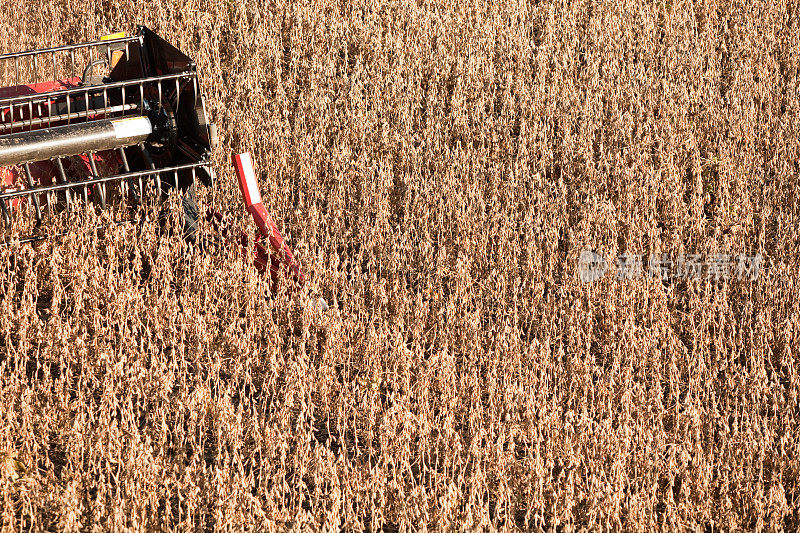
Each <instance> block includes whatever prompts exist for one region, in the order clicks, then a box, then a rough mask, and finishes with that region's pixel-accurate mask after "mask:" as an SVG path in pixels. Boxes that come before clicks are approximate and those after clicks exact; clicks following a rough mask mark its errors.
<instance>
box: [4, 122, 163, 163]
mask: <svg viewBox="0 0 800 533" xmlns="http://www.w3.org/2000/svg"><path fill="white" fill-rule="evenodd" d="M151 133H153V125H152V124H151V123H150V120H149V119H148V118H147V117H125V118H117V119H106V120H96V121H91V122H81V123H78V124H69V125H66V126H57V127H54V128H46V129H41V130H32V131H23V132H19V133H12V134H9V135H3V136H2V137H0V167H5V166H11V165H20V164H23V163H30V162H33V161H44V160H47V159H53V158H55V157H65V156H70V155H79V154H85V153H88V152H100V151H103V150H114V149H117V148H123V147H126V146H133V145H135V144H139V143H140V142H143V141H145V140H146V139H147V138H148V137H149V136H150V134H151Z"/></svg>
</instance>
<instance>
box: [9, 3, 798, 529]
mask: <svg viewBox="0 0 800 533" xmlns="http://www.w3.org/2000/svg"><path fill="white" fill-rule="evenodd" d="M2 6H3V11H4V13H5V16H3V17H2V18H0V35H2V51H12V50H18V49H25V48H31V47H38V46H43V45H51V44H59V43H63V42H77V41H81V40H89V39H93V38H95V37H97V36H98V35H102V34H104V33H109V32H111V31H112V30H118V29H125V30H128V31H131V30H132V29H133V28H134V25H135V24H137V23H142V24H146V25H148V26H150V27H152V28H153V29H154V30H156V31H157V32H159V33H161V34H163V35H164V36H166V37H168V38H169V39H170V40H171V41H172V42H174V43H176V44H177V45H178V46H179V47H180V48H182V49H184V50H186V51H187V52H188V53H189V54H190V55H192V56H193V57H194V58H195V59H196V61H197V62H198V64H199V66H200V71H201V76H202V81H203V84H204V86H205V89H206V92H207V94H208V95H209V97H210V101H211V102H210V104H211V112H212V114H213V116H214V119H215V121H216V122H217V123H218V124H219V125H220V130H221V134H222V137H223V145H222V147H221V149H220V150H219V151H218V153H217V154H216V156H215V157H216V158H217V162H218V165H217V167H218V169H220V171H221V180H220V183H219V187H218V188H217V189H215V190H213V191H205V192H203V191H201V199H200V201H201V202H202V203H204V204H213V205H219V206H222V207H223V208H225V209H227V210H229V211H231V212H233V213H237V214H238V216H242V219H243V220H244V217H243V214H242V210H241V207H240V206H239V199H238V192H237V191H236V189H235V185H234V182H233V180H232V179H231V178H232V175H231V171H230V169H229V164H228V162H227V157H228V154H230V153H232V152H233V151H242V150H250V151H251V152H252V153H253V155H254V159H255V160H256V161H257V163H258V165H259V167H260V170H261V171H262V172H261V177H260V179H261V185H262V189H263V190H264V191H265V192H267V191H268V194H265V197H266V198H267V202H266V203H267V207H268V208H269V209H270V210H271V211H272V212H273V214H274V215H275V218H276V220H278V221H279V224H280V226H281V229H282V230H283V231H284V233H286V234H288V235H289V236H290V241H289V242H290V245H291V246H292V247H293V248H294V249H295V250H296V255H297V256H298V258H299V259H300V260H301V261H302V262H303V265H304V268H305V270H306V272H307V274H308V277H309V279H310V284H309V285H310V286H309V288H308V290H309V292H310V293H316V294H320V295H322V296H324V297H325V298H326V299H327V300H328V302H329V303H331V304H332V308H333V309H335V310H338V313H339V314H338V315H337V314H336V313H335V312H329V313H326V314H324V315H320V314H319V313H317V312H316V311H314V310H313V309H311V308H310V307H308V306H305V307H303V306H302V302H301V301H298V300H297V299H292V298H290V297H288V296H286V295H285V294H280V295H278V296H277V297H274V298H272V297H266V296H264V297H262V296H261V294H264V291H265V290H266V285H265V283H264V281H263V280H261V279H259V278H258V276H257V275H255V273H254V272H252V269H251V268H249V267H248V266H247V265H245V264H244V263H243V262H241V261H238V262H237V261H233V262H231V261H230V260H229V258H230V254H227V253H225V252H224V251H222V250H211V251H209V252H208V253H205V254H199V253H197V252H194V251H191V250H188V249H186V247H185V246H184V245H183V243H181V242H180V241H178V240H177V239H176V238H173V237H169V236H159V234H158V232H156V231H155V229H154V226H153V224H152V223H149V222H148V223H145V224H143V225H142V227H140V228H131V227H120V228H115V229H113V230H110V231H107V232H99V233H98V232H93V231H92V230H91V229H90V228H91V226H92V225H93V224H94V223H95V222H94V220H93V215H91V214H89V215H87V216H86V217H83V218H88V219H89V220H83V219H81V220H78V221H75V222H72V223H71V226H72V227H73V232H72V233H71V234H70V235H69V236H67V237H65V238H63V239H56V240H53V241H50V242H47V243H45V244H42V245H41V246H38V247H37V248H36V249H35V250H34V249H33V248H32V247H31V246H10V247H5V248H0V263H2V264H3V265H7V266H4V267H3V269H2V271H0V302H2V311H1V312H0V458H1V459H2V461H0V513H2V525H3V528H4V529H6V530H19V529H21V528H24V529H30V530H37V531H38V530H47V529H55V530H62V529H63V530H78V529H85V530H89V529H98V530H105V529H123V528H131V529H146V530H150V529H159V528H164V529H174V528H180V529H199V530H209V531H210V530H239V529H260V528H263V529H283V528H297V529H300V528H314V529H328V530H337V529H340V528H344V529H347V530H351V529H364V530H371V531H375V530H380V529H382V528H383V529H384V530H411V529H421V528H425V527H427V528H428V529H435V530H447V529H455V528H462V527H463V528H465V529H470V530H472V529H483V528H491V529H494V528H498V529H505V530H509V529H515V528H519V529H523V530H536V529H539V528H542V529H551V528H558V527H560V526H563V527H565V528H567V529H572V528H577V529H584V528H586V529H598V528H610V529H624V530H651V529H654V528H656V527H664V528H669V529H694V530H703V529H705V530H712V529H713V530H716V529H717V528H721V529H769V530H780V529H786V530H796V529H797V528H798V527H800V514H799V512H798V507H800V481H798V476H799V475H800V462H798V452H800V450H798V434H799V433H798V420H800V409H799V408H798V390H800V375H798V368H799V365H798V359H797V353H798V348H800V346H799V344H800V343H799V342H798V340H800V318H798V317H799V316H800V312H798V298H797V295H798V291H799V290H800V285H799V284H798V268H799V259H798V258H800V236H799V235H798V228H800V220H799V217H798V215H800V212H799V210H798V203H797V198H798V196H797V188H798V177H797V176H798V159H799V158H800V154H798V148H800V144H799V143H798V137H800V127H798V126H800V124H799V123H798V122H799V121H800V97H799V96H798V58H799V57H800V32H798V12H797V6H796V5H795V4H794V3H784V2H769V1H761V0H758V1H755V2H740V1H738V0H736V1H729V0H723V1H720V2H705V1H701V0H698V1H696V2H694V3H693V2H682V1H674V2H673V1H669V0H667V1H666V2H661V1H658V2H645V3H643V4H642V3H641V2H630V1H625V2H617V3H612V2H608V3H596V2H592V1H588V2H587V1H577V2H557V1H550V0H545V1H543V2H499V3H493V2H478V3H472V4H470V5H468V6H467V5H463V3H461V2H452V3H447V2H441V3H431V2H426V1H424V0H421V1H418V2H411V1H404V0H398V1H392V2H386V3H383V4H377V3H370V2H362V3H350V2H314V3H308V2H299V3H295V2H284V1H271V2H237V1H232V0H213V1H208V0H176V1H165V0H162V1H157V2H156V1H152V2H145V1H137V2H133V1H119V2H113V1H110V0H92V1H89V0H53V1H52V2H50V3H45V4H41V3H39V2H31V1H23V0H2ZM589 248H591V249H595V250H598V251H601V252H602V253H603V254H605V255H606V256H612V257H613V256H615V255H617V254H620V253H624V252H631V253H640V254H645V255H649V254H651V253H656V254H660V253H666V254H669V255H672V256H675V255H677V254H679V253H698V254H704V255H705V254H711V253H715V252H716V251H721V252H725V253H750V254H755V253H758V252H760V253H762V254H763V256H764V263H765V267H764V269H763V271H762V275H761V277H760V279H759V280H757V281H754V282H738V281H735V280H733V281H720V282H713V281H710V280H706V279H702V280H696V281H675V282H663V283H662V282H661V281H660V280H656V279H641V280H631V281H616V280H614V279H612V278H609V277H607V278H604V279H603V280H601V281H598V282H596V283H593V284H582V283H581V282H580V281H579V279H578V277H577V275H576V264H577V257H578V254H579V253H580V251H581V250H584V249H589Z"/></svg>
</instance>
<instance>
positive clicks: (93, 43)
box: [0, 35, 141, 61]
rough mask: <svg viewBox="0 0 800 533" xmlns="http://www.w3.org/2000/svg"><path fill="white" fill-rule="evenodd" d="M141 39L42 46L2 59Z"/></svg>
mask: <svg viewBox="0 0 800 533" xmlns="http://www.w3.org/2000/svg"><path fill="white" fill-rule="evenodd" d="M139 40H141V37H139V36H138V35H133V36H131V37H119V38H117V39H108V40H106V41H102V40H100V41H92V42H89V43H79V44H67V45H64V46H54V47H52V48H40V49H38V50H25V51H24V52H12V53H10V54H1V55H0V61H4V60H6V59H14V58H20V57H26V56H35V55H39V54H51V53H53V52H63V51H68V50H78V49H80V48H91V47H101V46H109V45H113V44H117V43H132V42H134V41H139Z"/></svg>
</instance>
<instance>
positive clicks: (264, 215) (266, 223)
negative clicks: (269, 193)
mask: <svg viewBox="0 0 800 533" xmlns="http://www.w3.org/2000/svg"><path fill="white" fill-rule="evenodd" d="M233 163H234V165H235V166H236V175H237V177H238V181H239V189H240V190H241V191H242V197H243V198H244V204H245V207H246V208H247V212H248V213H250V216H252V217H253V220H254V221H255V223H256V225H257V226H258V229H259V232H260V233H259V235H258V236H257V237H256V240H255V243H254V247H255V249H254V250H253V254H254V255H255V261H254V262H255V263H256V266H257V267H259V270H262V269H265V267H266V258H267V257H269V259H270V261H269V270H270V275H271V277H272V281H273V284H274V283H276V282H277V277H278V272H279V271H280V270H281V269H282V270H284V271H285V272H286V274H287V276H288V277H289V279H291V280H292V281H293V282H294V286H295V288H297V289H299V288H300V287H302V286H303V284H304V283H305V281H306V277H305V275H304V274H303V272H302V270H300V264H299V263H298V262H297V260H296V259H295V258H294V255H293V254H292V250H291V249H290V248H289V246H288V245H287V244H286V241H284V240H283V236H281V233H280V231H278V226H276V225H275V221H274V220H272V217H271V216H270V214H269V213H268V212H267V209H266V208H265V207H264V204H262V203H261V193H260V192H259V190H258V182H257V181H256V175H255V172H254V170H253V160H252V158H251V157H250V154H249V153H248V152H244V153H241V154H236V155H234V156H233ZM217 215H218V214H217ZM219 222H222V221H221V220H219ZM228 238H229V239H230V238H231V236H229V237H228ZM242 238H243V239H244V240H245V242H243V243H242V244H243V246H246V241H247V240H249V239H248V238H247V235H242V236H239V240H240V242H241V240H242ZM262 238H265V239H266V241H267V243H269V244H268V246H269V248H270V250H269V252H268V251H267V250H266V248H265V246H264V245H263V244H262V242H263V241H262ZM264 244H266V243H264Z"/></svg>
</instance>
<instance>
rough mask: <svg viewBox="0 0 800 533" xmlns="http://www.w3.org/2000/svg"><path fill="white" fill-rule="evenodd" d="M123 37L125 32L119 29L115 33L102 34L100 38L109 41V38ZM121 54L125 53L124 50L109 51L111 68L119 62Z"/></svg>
mask: <svg viewBox="0 0 800 533" xmlns="http://www.w3.org/2000/svg"><path fill="white" fill-rule="evenodd" d="M123 37H125V32H124V31H120V32H117V33H109V34H108V35H103V36H102V37H100V40H101V41H110V40H111V39H122V38H123ZM123 55H125V51H124V50H113V51H112V52H111V57H110V58H109V59H110V61H111V68H114V67H116V66H117V63H119V60H120V59H122V56H123Z"/></svg>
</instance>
